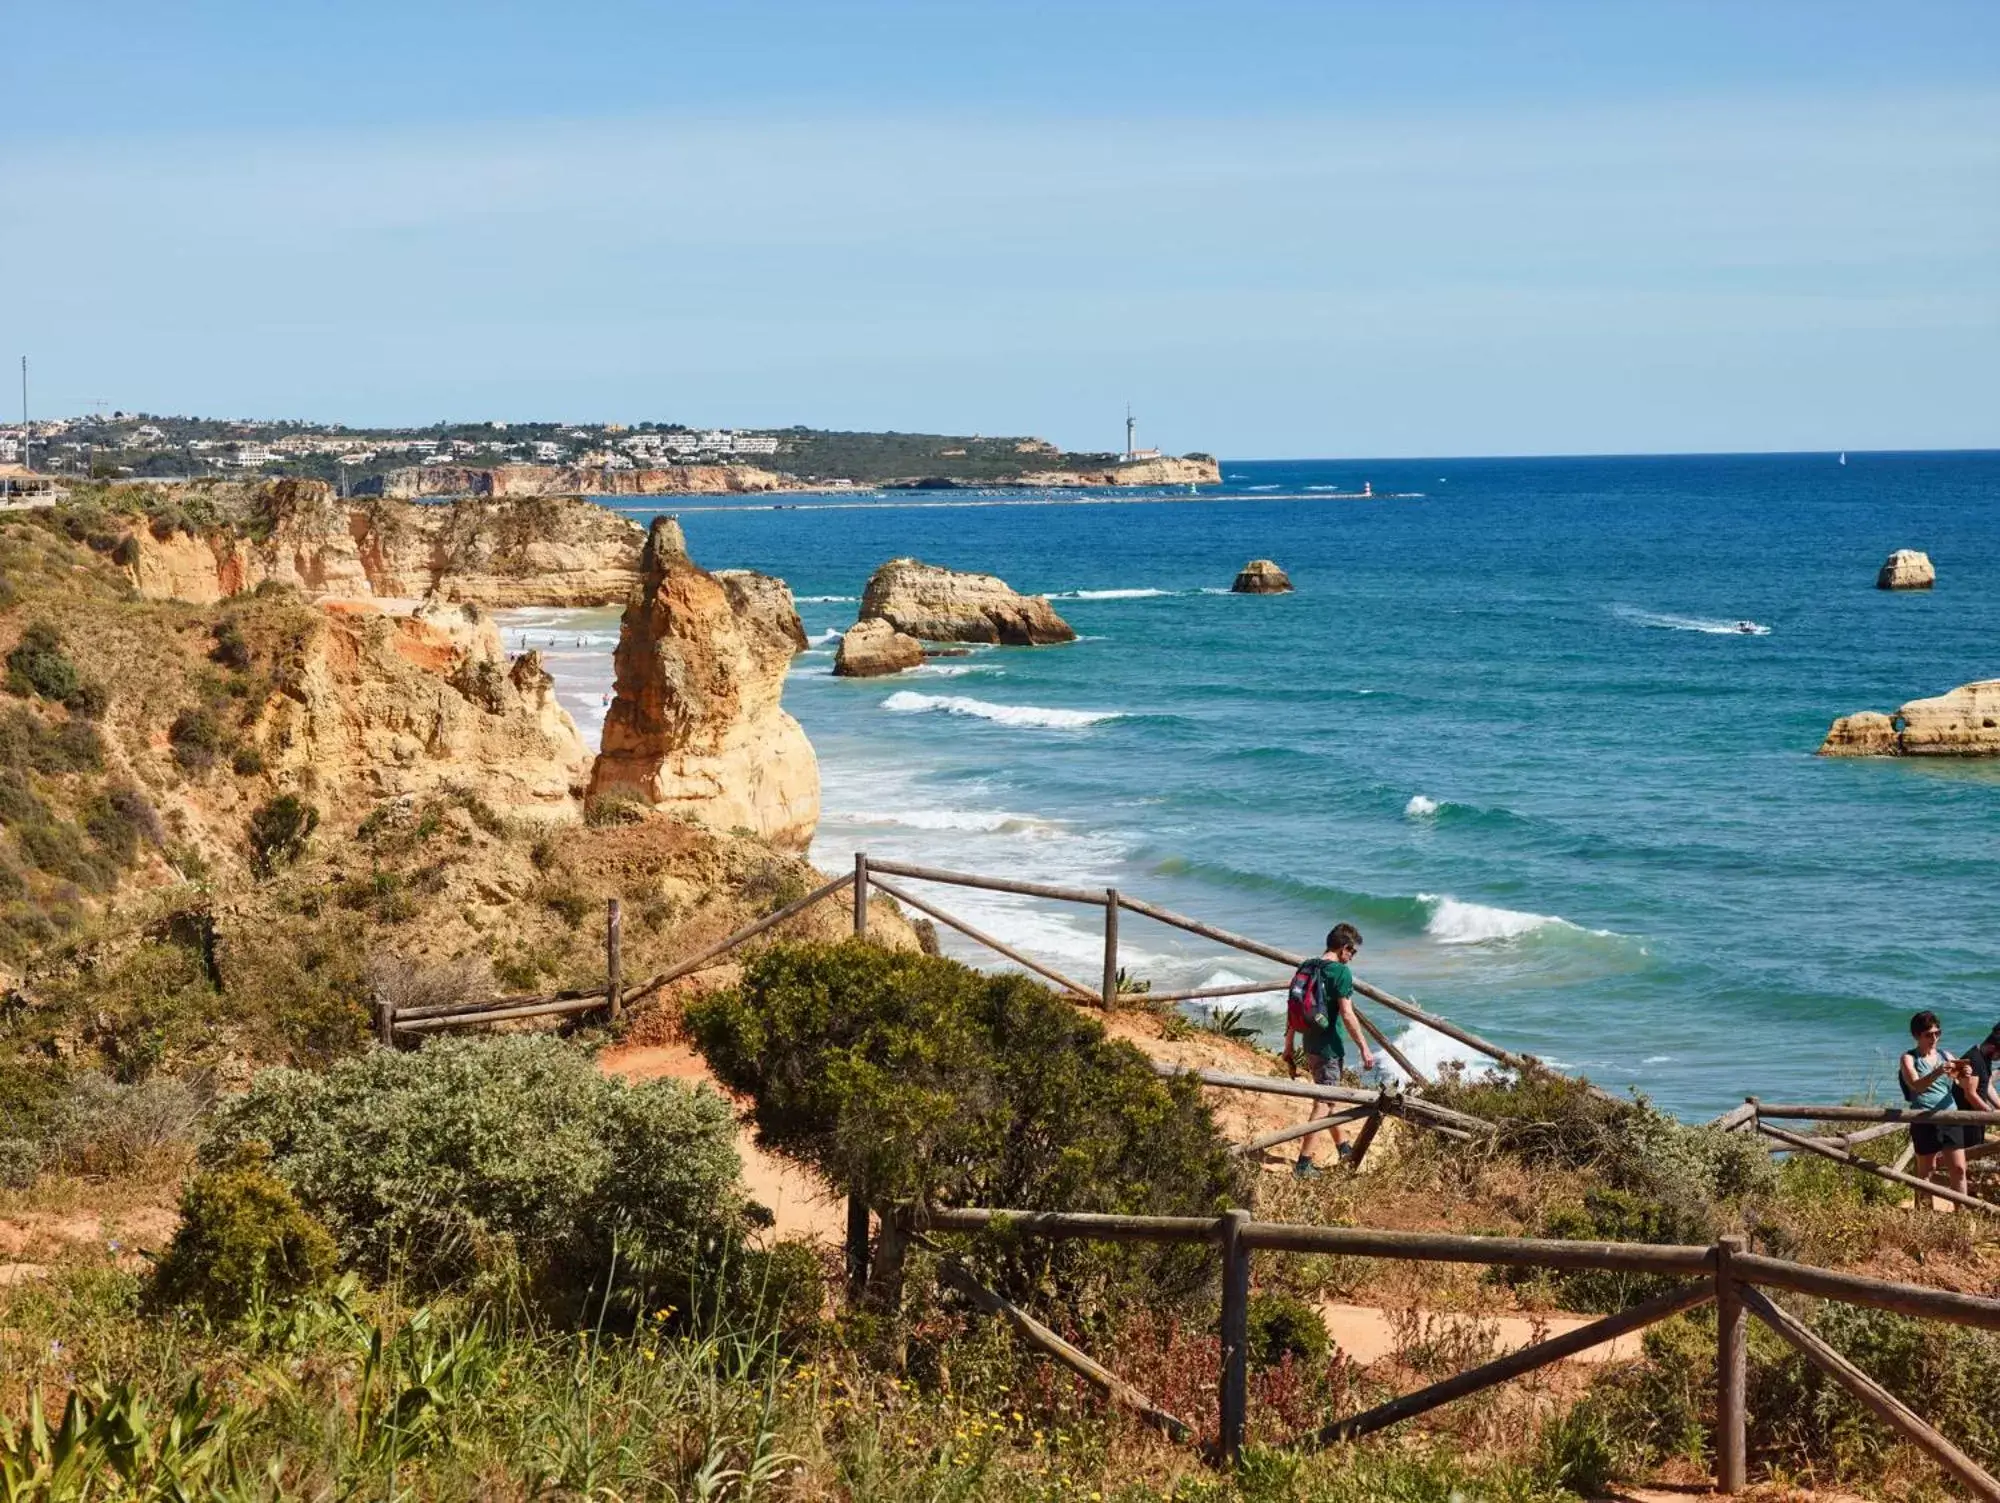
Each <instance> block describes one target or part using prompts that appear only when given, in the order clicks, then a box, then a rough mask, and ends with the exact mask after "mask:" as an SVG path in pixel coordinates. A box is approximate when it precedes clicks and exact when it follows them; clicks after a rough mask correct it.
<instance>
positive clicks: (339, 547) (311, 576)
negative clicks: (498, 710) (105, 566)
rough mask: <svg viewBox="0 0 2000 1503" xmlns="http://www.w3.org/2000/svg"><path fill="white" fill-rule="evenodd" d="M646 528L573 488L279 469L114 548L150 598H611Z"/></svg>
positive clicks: (633, 569)
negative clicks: (373, 484) (425, 486)
mask: <svg viewBox="0 0 2000 1503" xmlns="http://www.w3.org/2000/svg"><path fill="white" fill-rule="evenodd" d="M644 541H645V531H644V529H643V528H641V527H640V526H639V525H638V524H637V523H635V522H633V521H632V520H631V519H629V518H627V517H621V516H619V515H618V514H617V513H615V512H611V511H607V510H606V509H605V508H603V507H601V506H595V505H592V504H591V503H590V502H587V501H584V500H582V499H580V498H579V497H575V496H550V497H531V498H524V499H515V500H466V501H459V502H455V503H452V504H450V505H418V504H414V503H412V502H408V501H395V500H383V499H380V498H364V499H361V500H354V501H343V500H340V499H338V498H336V497H335V496H334V494H333V489H332V487H330V486H328V485H326V484H325V483H324V482H322V481H317V480H278V481H273V482H271V483H269V484H268V485H265V486H262V487H260V488H258V489H257V490H256V491H254V492H252V493H251V494H250V495H249V496H248V497H247V499H246V501H245V504H244V507H243V510H242V513H241V515H240V517H238V518H236V519H234V520H232V521H230V522H228V523H226V524H223V525H218V526H212V527H205V528H202V529H201V530H199V531H190V530H184V529H182V528H179V527H169V528H160V527H158V526H157V525H155V524H152V523H149V522H147V521H145V520H137V519H135V520H128V521H127V522H126V523H125V524H124V527H123V530H122V536H121V537H120V539H119V542H118V546H117V548H116V550H115V551H114V553H113V557H114V558H115V559H116V560H117V561H118V562H119V563H120V564H121V565H122V566H123V567H124V568H125V570H126V572H127V574H128V576H129V577H130V579H131V581H132V584H133V587H134V588H135V589H136V590H137V591H138V592H139V594H140V595H142V596H144V597H145V598H146V599H148V600H183V601H188V602H190V603H192V604H196V605H208V604H213V603H214V602H216V601H218V600H224V599H227V598H229V597H231V596H235V595H243V594H247V593H249V592H251V591H253V590H255V589H256V588H257V587H258V586H259V585H260V584H263V583H265V582H266V581H271V582H274V583H276V584H281V585H290V586H292V587H294V588H296V589H298V590H299V591H300V592H301V593H302V594H304V595H305V596H306V598H308V599H310V600H366V599H371V598H372V599H394V600H420V599H425V598H427V597H437V598H440V599H443V600H447V601H462V602H468V603H473V604H479V605H490V606H517V605H554V606H586V605H609V604H612V603H613V602H615V601H620V600H623V599H625V598H626V596H627V595H629V594H630V593H631V590H632V587H633V586H634V585H635V584H636V583H637V582H638V579H639V554H640V549H641V547H642V545H643V544H644Z"/></svg>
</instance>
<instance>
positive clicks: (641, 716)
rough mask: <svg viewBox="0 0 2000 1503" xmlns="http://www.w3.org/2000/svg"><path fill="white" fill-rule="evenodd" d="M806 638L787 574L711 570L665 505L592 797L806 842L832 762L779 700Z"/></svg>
mask: <svg viewBox="0 0 2000 1503" xmlns="http://www.w3.org/2000/svg"><path fill="white" fill-rule="evenodd" d="M804 643H805V632H804V630H803V628H801V627H800V625H799V620H798V611H797V610H796V609H795V608H794V607H793V605H792V597H791V591H789V590H788V589H786V588H785V585H784V582H783V581H782V580H776V579H771V578H769V577H768V576H765V575H758V574H749V573H740V572H736V571H731V572H730V573H728V574H724V575H715V574H710V573H709V572H708V571H707V570H706V569H703V568H700V567H698V566H697V565H696V564H695V563H694V562H693V561H692V560H691V559H690V558H689V557H688V556H687V544H686V541H685V540H684V539H683V538H682V536H681V530H680V527H679V526H678V524H676V523H675V522H674V521H673V519H672V518H670V517H659V518H656V519H655V520H654V522H653V526H652V531H651V532H650V533H649V534H648V535H647V538H646V547H645V553H644V556H643V558H642V560H641V565H640V586H639V588H638V589H637V590H635V591H633V592H632V597H631V600H630V601H629V602H628V603H627V605H626V607H625V615H624V619H623V620H622V621H621V622H620V624H619V631H618V655H617V658H616V663H617V671H618V690H617V695H616V697H615V698H614V699H613V701H612V705H611V710H610V713H609V714H607V715H606V717H605V721H604V747H603V750H602V751H601V752H600V753H599V755H598V758H597V762H596V764H595V765H594V766H593V767H592V769H591V776H590V796H591V797H592V798H602V797H605V796H607V795H609V796H614V797H615V796H623V797H628V798H636V799H637V800H638V801H639V802H641V803H643V804H646V805H648V806H651V807H654V808H663V809H670V810H674V811H678V812H682V813H686V814H688V815H691V816H693V817H694V818H696V819H698V820H700V821H701V822H702V823H704V824H706V825H708V826H709V827H710V828H711V829H718V830H733V829H737V828H742V829H747V830H751V831H753V832H755V833H756V834H758V835H760V836H762V837H764V838H765V839H766V840H769V841H771V842H772V843H773V844H777V845H783V846H791V847H802V846H804V845H805V844H806V843H807V842H808V841H810V840H811V839H812V833H813V828H814V826H815V825H816V824H817V823H818V822H819V763H818V762H817V761H816V760H815V759H814V757H813V749H812V744H811V743H810V742H809V741H807V740H806V733H805V732H804V731H803V730H801V729H800V728H799V723H798V722H797V721H796V720H794V719H793V718H792V717H791V716H790V715H788V714H786V713H785V711H784V710H783V709H782V708H780V707H779V703H778V700H779V695H780V694H781V693H782V692H783V689H784V684H785V673H786V671H787V669H789V668H790V666H791V661H792V655H793V654H794V653H795V652H797V651H798V650H799V648H800V647H801V646H803V645H804Z"/></svg>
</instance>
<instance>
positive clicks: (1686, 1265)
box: [1243, 1221, 1715, 1274]
mask: <svg viewBox="0 0 2000 1503" xmlns="http://www.w3.org/2000/svg"><path fill="white" fill-rule="evenodd" d="M1243 1240H1244V1243H1245V1244H1246V1245H1247V1246H1250V1247H1253V1248H1263V1249H1266V1250H1268V1251H1271V1252H1299V1253H1344V1254H1346V1255H1348V1256H1351V1257H1362V1258H1408V1259H1411V1260H1413V1261H1415V1262H1420V1263H1485V1264H1497V1265H1499V1266H1501V1267H1504V1268H1595V1269H1601V1270H1609V1271H1611V1272H1616V1273H1685V1274H1695V1273H1703V1272H1713V1270H1714V1268H1715V1249H1714V1248H1712V1247H1680V1246H1674V1245H1671V1244H1665V1243H1650V1242H1558V1241H1554V1240H1549V1239H1543V1238H1535V1237H1462V1236H1458V1235H1456V1234H1455V1233H1449V1232H1384V1231H1373V1230H1370V1229H1368V1228H1365V1227H1351V1226H1296V1225H1293V1224H1292V1223H1290V1222H1282V1221H1253V1222H1251V1223H1250V1224H1249V1225H1248V1226H1246V1227H1244V1228H1243Z"/></svg>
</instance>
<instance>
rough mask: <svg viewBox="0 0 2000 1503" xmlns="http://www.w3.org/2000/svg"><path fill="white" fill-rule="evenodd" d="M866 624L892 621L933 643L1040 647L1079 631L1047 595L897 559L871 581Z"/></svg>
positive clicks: (864, 599) (864, 603)
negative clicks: (1035, 593) (1024, 593)
mask: <svg viewBox="0 0 2000 1503" xmlns="http://www.w3.org/2000/svg"><path fill="white" fill-rule="evenodd" d="M860 614H861V620H862V621H864V622H865V621H886V622H887V623H888V624H889V625H890V626H891V627H893V628H894V629H895V630H896V631H898V632H902V633H904V634H905V635H907V636H911V637H917V638H920V639H922V640H923V641H927V642H992V643H997V644H1000V645H1003V646H1008V647H1039V646H1042V645H1045V644H1047V643H1051V642H1074V641H1075V640H1076V633H1075V632H1074V631H1072V630H1071V629H1070V625H1069V623H1068V622H1067V621H1065V620H1063V618H1062V617H1060V616H1058V615H1057V614H1056V613H1055V610H1054V608H1053V607H1052V606H1050V604H1049V602H1048V600H1047V599H1046V598H1045V597H1044V596H1041V595H1021V594H1017V593H1016V592H1015V591H1014V590H1013V588H1012V587H1010V586H1009V585H1008V583H1007V581H1005V580H1004V579H1000V578H998V577H997V576H995V575H992V574H970V573H965V572H962V571H960V570H957V569H941V568H939V567H938V566H937V565H935V564H927V563H924V562H923V561H922V560H921V559H914V558H892V559H890V560H889V562H887V563H886V564H884V565H882V567H881V568H879V569H877V570H876V571H875V572H874V573H873V574H871V575H870V576H869V577H868V586H867V588H866V589H864V590H863V591H862V592H861V613H860Z"/></svg>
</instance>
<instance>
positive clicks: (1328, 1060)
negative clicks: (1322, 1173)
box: [1285, 924, 1375, 1179]
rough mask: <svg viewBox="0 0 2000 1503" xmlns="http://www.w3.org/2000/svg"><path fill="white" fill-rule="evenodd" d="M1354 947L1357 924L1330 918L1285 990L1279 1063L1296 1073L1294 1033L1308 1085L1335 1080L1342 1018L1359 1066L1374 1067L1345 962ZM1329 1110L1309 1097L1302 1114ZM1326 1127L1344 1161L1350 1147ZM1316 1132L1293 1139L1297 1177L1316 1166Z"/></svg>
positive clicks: (1341, 1055)
mask: <svg viewBox="0 0 2000 1503" xmlns="http://www.w3.org/2000/svg"><path fill="white" fill-rule="evenodd" d="M1360 948H1361V931H1360V930H1359V929H1356V928H1355V927H1354V925H1352V924H1335V925H1334V926H1333V928H1332V929H1331V930H1329V931H1328V933H1327V936H1326V952H1325V953H1324V954H1322V955H1321V956H1319V958H1318V959H1316V960H1308V961H1307V962H1306V963H1305V964H1304V965H1302V966H1300V967H1299V968H1298V970H1297V971H1296V972H1295V973H1294V974H1293V976H1292V984H1291V986H1290V988H1289V989H1288V991H1287V993H1286V997H1285V1068H1286V1069H1287V1070H1289V1071H1291V1073H1292V1074H1293V1075H1294V1076H1296V1075H1297V1074H1298V1073H1299V1067H1298V1056H1297V1054H1296V1052H1295V1051H1294V1049H1293V1040H1294V1039H1297V1040H1298V1042H1299V1043H1300V1044H1301V1045H1302V1046H1303V1048H1304V1051H1305V1056H1306V1076H1307V1078H1308V1079H1310V1080H1311V1081H1312V1082H1313V1084H1314V1085H1324V1086H1332V1085H1339V1084H1340V1072H1341V1070H1342V1068H1343V1067H1344V1066H1345V1065H1346V1063H1347V1058H1346V1050H1345V1048H1344V1047H1343V1046H1342V1043H1341V1037H1340V1028H1341V1025H1342V1024H1343V1023H1344V1024H1346V1025H1347V1031H1348V1032H1349V1033H1350V1034H1352V1035H1353V1036H1354V1042H1355V1045H1356V1046H1357V1047H1358V1048H1359V1049H1360V1050H1361V1068H1362V1069H1364V1070H1372V1069H1374V1068H1375V1056H1374V1054H1373V1053H1371V1052H1370V1051H1369V1048H1368V1038H1367V1035H1365V1034H1364V1033H1362V1031H1361V1024H1360V1023H1359V1021H1357V1020H1356V1018H1355V1016H1354V972H1353V970H1352V969H1350V967H1352V965H1353V964H1354V956H1355V953H1356V952H1357V951H1359V950H1360ZM1332 1112H1333V1103H1332V1102H1330V1101H1315V1102H1314V1103H1313V1104H1312V1113H1311V1116H1310V1117H1308V1119H1307V1120H1308V1121H1314V1120H1317V1119H1318V1118H1320V1117H1325V1116H1330V1115H1331V1114H1332ZM1331 1131H1332V1133H1333V1149H1334V1153H1335V1154H1336V1155H1337V1156H1338V1157H1339V1158H1340V1160H1341V1162H1343V1163H1345V1162H1346V1161H1347V1160H1348V1159H1349V1158H1351V1157H1352V1156H1353V1152H1354V1150H1353V1149H1352V1148H1351V1147H1350V1146H1349V1145H1348V1142H1347V1139H1346V1138H1345V1136H1344V1135H1343V1134H1342V1133H1341V1130H1340V1129H1339V1128H1338V1127H1335V1128H1333V1129H1331ZM1319 1137H1320V1135H1319V1134H1318V1133H1316V1132H1315V1133H1308V1134H1307V1135H1306V1138H1305V1141H1304V1142H1302V1143H1300V1144H1299V1157H1298V1162H1297V1163H1296V1164H1294V1165H1293V1166H1292V1172H1293V1173H1294V1174H1296V1175H1298V1177H1299V1178H1300V1179H1304V1178H1306V1177H1307V1176H1309V1175H1311V1174H1314V1173H1316V1172H1317V1170H1316V1169H1315V1168H1314V1165H1313V1144H1314V1143H1316V1142H1318V1141H1319Z"/></svg>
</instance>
